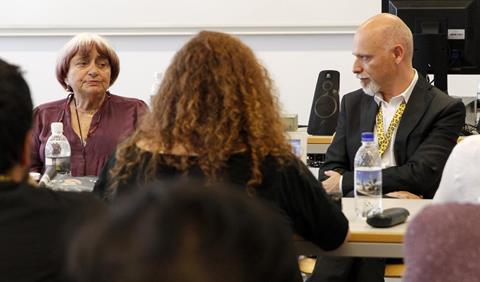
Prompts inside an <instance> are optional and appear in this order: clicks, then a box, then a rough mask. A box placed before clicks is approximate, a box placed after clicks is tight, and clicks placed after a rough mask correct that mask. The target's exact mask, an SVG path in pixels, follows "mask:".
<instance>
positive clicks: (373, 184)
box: [354, 132, 382, 218]
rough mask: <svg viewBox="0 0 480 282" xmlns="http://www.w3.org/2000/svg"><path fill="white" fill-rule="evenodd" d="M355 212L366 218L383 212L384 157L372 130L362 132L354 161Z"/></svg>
mask: <svg viewBox="0 0 480 282" xmlns="http://www.w3.org/2000/svg"><path fill="white" fill-rule="evenodd" d="M354 181H355V182H354V183H355V186H354V189H355V212H356V214H357V216H360V217H362V218H365V217H367V216H369V215H372V214H376V213H380V212H382V159H381V157H380V152H379V151H378V148H377V144H376V143H375V142H374V141H373V133H372V132H363V133H362V146H361V147H360V148H359V149H358V151H357V154H356V155H355V162H354Z"/></svg>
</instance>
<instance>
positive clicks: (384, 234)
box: [295, 198, 432, 258]
mask: <svg viewBox="0 0 480 282" xmlns="http://www.w3.org/2000/svg"><path fill="white" fill-rule="evenodd" d="M431 202H432V201H431V200H407V199H383V208H384V209H388V208H393V207H403V208H406V209H407V210H408V211H409V212H410V216H409V217H408V219H407V221H406V222H405V223H402V224H399V225H396V226H393V227H390V228H374V227H371V226H370V225H368V224H367V223H366V222H365V219H362V218H359V217H357V216H356V215H355V210H354V199H353V198H343V199H342V205H343V213H344V214H345V216H346V217H347V218H348V221H349V226H350V237H349V239H348V241H347V242H345V243H344V244H343V245H342V246H340V247H339V248H338V249H336V250H334V251H330V252H325V251H322V250H321V249H320V248H318V247H317V246H316V245H314V244H313V243H311V242H309V241H305V240H296V241H295V248H296V250H297V253H298V254H303V255H318V254H321V255H334V256H360V257H392V258H395V257H399V258H400V257H403V250H402V248H403V236H404V234H405V232H406V230H407V226H408V223H409V222H410V221H411V220H412V219H413V217H415V215H416V214H418V212H419V211H420V210H421V209H423V208H424V207H425V206H427V205H429V204H431Z"/></svg>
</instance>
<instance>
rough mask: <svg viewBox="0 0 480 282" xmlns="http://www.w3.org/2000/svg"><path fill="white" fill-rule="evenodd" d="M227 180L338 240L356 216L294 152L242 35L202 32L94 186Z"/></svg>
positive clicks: (309, 235) (329, 240) (322, 242)
mask: <svg viewBox="0 0 480 282" xmlns="http://www.w3.org/2000/svg"><path fill="white" fill-rule="evenodd" d="M181 177H188V178H200V179H205V180H206V181H207V182H210V183H214V182H219V181H225V182H228V183H233V184H236V185H237V186H238V187H241V188H242V189H245V191H246V193H248V194H249V195H251V196H252V197H260V198H262V199H265V200H267V201H269V202H271V203H273V204H274V205H276V206H277V207H278V208H280V209H282V210H283V212H284V213H285V214H286V215H287V216H288V217H289V218H290V220H291V222H292V228H293V230H294V231H295V232H296V233H297V234H299V235H301V236H303V237H304V238H306V239H308V240H311V241H313V242H315V243H317V244H318V245H319V246H320V247H321V248H323V249H326V250H329V249H335V248H337V247H338V246H340V245H341V244H342V242H343V241H344V240H345V237H346V235H347V232H348V222H347V220H346V218H345V217H344V215H343V214H342V213H341V211H340V210H339V209H338V208H337V207H336V206H335V205H334V204H333V203H332V202H331V201H330V200H329V199H328V198H327V195H326V193H325V191H324V190H323V189H322V187H321V186H320V184H319V182H318V181H317V180H316V179H315V177H314V176H313V175H312V174H311V173H310V171H309V170H308V168H307V167H306V166H305V165H304V164H303V163H301V162H300V161H299V160H298V159H297V158H296V157H295V156H294V155H293V153H292V149H291V147H290V145H289V144H288V141H287V139H286V137H285V135H284V132H283V125H282V121H281V118H280V114H279V107H278V101H277V97H276V96H275V95H274V90H273V85H272V81H271V80H270V78H269V76H268V73H267V71H266V69H265V68H264V67H262V66H261V65H260V63H259V62H258V60H257V59H256V57H255V55H254V53H253V52H252V50H251V49H250V48H249V47H247V46H246V45H245V44H243V43H242V42H241V41H240V40H239V39H237V38H235V37H233V36H230V35H228V34H224V33H219V32H209V31H203V32H200V33H199V34H198V35H196V36H195V37H194V38H193V39H191V40H190V41H189V42H188V43H187V44H186V45H185V46H184V47H183V48H182V49H181V50H180V51H179V52H178V53H177V54H176V55H175V57H174V58H173V61H172V63H171V65H170V66H169V68H168V69H167V71H166V73H165V77H164V80H163V82H162V85H161V86H160V89H159V90H158V93H157V94H156V95H155V97H154V98H153V102H152V111H151V112H150V113H148V114H147V115H146V116H145V118H144V120H143V121H142V123H141V124H140V126H139V128H138V129H137V130H136V131H135V133H134V134H133V135H132V136H131V137H130V138H129V139H127V140H126V141H125V142H123V143H122V144H121V145H119V147H118V148H117V151H116V155H115V157H114V158H112V159H110V160H109V161H108V162H107V164H106V166H105V168H104V169H103V172H102V173H101V175H100V178H99V180H98V182H97V184H96V186H95V189H94V192H95V193H97V194H99V195H101V196H102V197H104V198H106V199H113V198H114V197H115V196H116V195H119V194H123V193H125V192H127V191H129V190H133V189H135V187H136V186H138V185H141V184H144V183H146V182H149V181H152V180H154V179H164V180H165V179H175V178H181Z"/></svg>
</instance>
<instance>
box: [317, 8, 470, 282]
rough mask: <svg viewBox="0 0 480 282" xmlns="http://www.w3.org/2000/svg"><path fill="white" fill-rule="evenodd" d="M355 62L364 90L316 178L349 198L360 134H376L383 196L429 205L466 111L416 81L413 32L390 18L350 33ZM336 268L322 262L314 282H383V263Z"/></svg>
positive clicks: (350, 99) (343, 116) (346, 110)
mask: <svg viewBox="0 0 480 282" xmlns="http://www.w3.org/2000/svg"><path fill="white" fill-rule="evenodd" d="M353 55H354V57H355V60H354V63H353V73H354V74H355V75H356V76H357V78H358V79H360V84H361V87H362V89H359V90H357V91H354V92H352V93H349V94H346V95H345V96H344V97H343V99H342V105H341V111H340V117H339V120H338V124H337V130H336V134H335V137H334V139H333V142H332V144H331V145H330V147H329V148H328V151H327V154H326V160H325V163H324V165H323V167H322V168H321V171H320V179H321V180H322V184H323V187H324V188H325V189H326V190H327V191H338V190H341V191H342V192H343V195H348V196H351V195H353V186H354V183H353V179H354V176H353V162H354V158H355V153H356V152H357V150H358V148H359V147H360V145H361V133H362V132H374V135H375V138H376V139H377V140H383V142H378V143H379V147H380V145H382V148H383V154H382V178H383V193H384V194H387V193H388V195H389V196H392V197H398V198H415V197H423V198H427V199H431V198H432V197H433V195H434V194H435V191H436V190H437V187H438V184H439V182H440V178H441V175H442V171H443V167H444V166H445V162H446V161H447V158H448V156H449V154H450V152H451V151H452V149H453V147H454V146H455V144H456V141H457V138H458V136H459V134H460V130H461V128H462V126H463V124H464V121H465V107H464V106H463V104H462V102H461V101H459V100H456V99H453V98H451V97H449V96H448V95H446V94H445V93H443V92H442V91H440V90H439V89H437V88H435V87H434V86H432V85H430V84H429V83H428V82H427V81H426V80H425V79H424V78H423V77H420V76H419V75H418V73H417V71H416V70H415V69H414V68H413V67H412V57H413V39H412V33H411V31H410V30H409V29H408V27H407V26H406V25H405V23H404V22H403V21H402V20H401V19H400V18H398V17H396V16H394V15H391V14H380V15H376V16H374V17H372V18H370V19H368V20H367V21H366V22H364V23H363V24H362V25H361V26H360V27H359V28H358V30H357V32H356V33H355V37H354V40H353ZM377 262H378V261H377ZM331 264H333V265H335V266H332V265H331ZM338 264H339V262H334V263H332V259H328V258H321V259H319V261H318V262H317V268H321V271H319V273H322V274H321V275H314V277H315V279H312V281H383V266H384V264H383V262H382V261H380V263H377V264H375V263H374V264H372V262H371V260H363V259H361V258H357V259H355V261H353V260H349V261H348V262H345V263H344V268H343V269H340V268H337V267H336V265H338ZM329 269H330V270H329ZM332 269H333V270H335V271H333V272H335V273H331V272H332V271H331V270H332ZM319 273H317V274H319Z"/></svg>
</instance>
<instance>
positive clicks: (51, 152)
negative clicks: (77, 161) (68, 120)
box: [45, 122, 71, 177]
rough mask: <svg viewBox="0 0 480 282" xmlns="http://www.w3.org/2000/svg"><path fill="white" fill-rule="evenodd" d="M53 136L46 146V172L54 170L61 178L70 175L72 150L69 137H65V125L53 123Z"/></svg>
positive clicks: (49, 138)
mask: <svg viewBox="0 0 480 282" xmlns="http://www.w3.org/2000/svg"><path fill="white" fill-rule="evenodd" d="M51 131H52V135H50V137H48V140H47V144H46V145H45V171H48V169H49V168H52V169H53V168H54V169H55V171H56V172H57V175H58V176H59V177H62V176H69V175H70V155H71V149H70V144H69V143H68V140H67V137H65V136H64V135H63V124H62V123H61V122H52V125H51Z"/></svg>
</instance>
